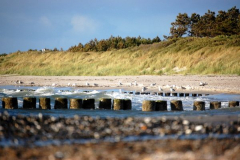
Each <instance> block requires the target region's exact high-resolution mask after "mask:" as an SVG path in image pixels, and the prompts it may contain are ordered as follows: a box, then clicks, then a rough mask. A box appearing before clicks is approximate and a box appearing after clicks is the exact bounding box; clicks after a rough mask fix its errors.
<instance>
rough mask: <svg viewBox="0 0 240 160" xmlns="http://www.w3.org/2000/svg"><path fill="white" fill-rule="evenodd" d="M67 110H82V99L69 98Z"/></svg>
mask: <svg viewBox="0 0 240 160" xmlns="http://www.w3.org/2000/svg"><path fill="white" fill-rule="evenodd" d="M69 108H70V109H80V108H82V99H78V98H71V99H70V107H69Z"/></svg>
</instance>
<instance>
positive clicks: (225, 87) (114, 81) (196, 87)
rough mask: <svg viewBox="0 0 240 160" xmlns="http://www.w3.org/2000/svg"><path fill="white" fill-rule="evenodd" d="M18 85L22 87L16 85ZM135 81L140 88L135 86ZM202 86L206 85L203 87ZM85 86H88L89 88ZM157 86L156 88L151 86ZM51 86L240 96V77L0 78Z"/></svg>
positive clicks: (6, 82)
mask: <svg viewBox="0 0 240 160" xmlns="http://www.w3.org/2000/svg"><path fill="white" fill-rule="evenodd" d="M17 81H21V82H23V83H22V84H16V82H17ZM135 81H136V83H137V85H134V83H135ZM200 82H204V83H207V84H206V85H204V86H200ZM86 83H89V86H87V85H86ZM120 83H121V84H120ZM131 83H132V85H131ZM154 83H156V84H155V85H153V86H151V84H154ZM52 84H55V86H59V87H60V86H61V87H62V86H68V84H70V86H72V85H73V84H75V87H79V88H84V89H98V90H101V89H125V90H128V91H141V89H142V87H143V86H144V87H146V88H147V90H146V91H148V92H159V90H158V87H159V86H160V87H161V88H162V89H163V92H169V91H170V90H169V88H170V86H174V89H175V92H190V93H192V92H206V93H211V92H220V93H236V94H239V93H240V76H211V75H208V76H198V75H186V76H183V75H171V76H166V75H164V76H18V75H1V76H0V85H23V86H52Z"/></svg>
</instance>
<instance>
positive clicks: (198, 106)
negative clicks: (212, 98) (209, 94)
mask: <svg viewBox="0 0 240 160" xmlns="http://www.w3.org/2000/svg"><path fill="white" fill-rule="evenodd" d="M193 110H197V111H203V110H205V102H203V101H195V102H194V103H193Z"/></svg>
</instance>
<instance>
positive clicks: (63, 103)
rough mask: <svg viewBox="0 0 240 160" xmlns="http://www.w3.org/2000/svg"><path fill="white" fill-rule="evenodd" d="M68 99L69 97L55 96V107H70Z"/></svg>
mask: <svg viewBox="0 0 240 160" xmlns="http://www.w3.org/2000/svg"><path fill="white" fill-rule="evenodd" d="M67 105H68V99H67V98H61V97H58V98H55V105H54V109H68V106H67Z"/></svg>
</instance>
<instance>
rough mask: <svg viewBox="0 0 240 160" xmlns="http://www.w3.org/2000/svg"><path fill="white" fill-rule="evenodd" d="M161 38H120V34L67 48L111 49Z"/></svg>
mask: <svg viewBox="0 0 240 160" xmlns="http://www.w3.org/2000/svg"><path fill="white" fill-rule="evenodd" d="M160 41H161V39H160V38H159V37H158V36H157V37H155V38H153V39H150V38H147V39H146V38H142V37H140V36H139V37H137V38H136V37H126V38H122V37H120V36H118V37H114V36H111V37H110V38H108V39H102V40H97V39H96V38H95V39H94V40H90V41H89V42H88V43H86V44H85V45H83V44H82V43H79V44H78V45H75V46H72V47H70V48H69V49H68V51H71V52H79V51H83V52H87V51H108V50H113V49H124V48H128V47H133V46H139V45H140V44H153V43H156V42H160Z"/></svg>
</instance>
